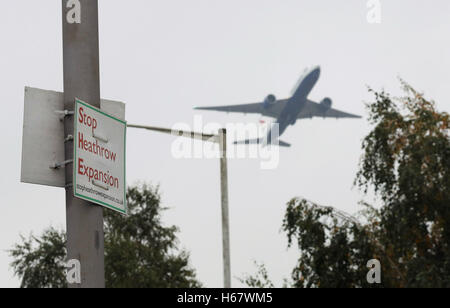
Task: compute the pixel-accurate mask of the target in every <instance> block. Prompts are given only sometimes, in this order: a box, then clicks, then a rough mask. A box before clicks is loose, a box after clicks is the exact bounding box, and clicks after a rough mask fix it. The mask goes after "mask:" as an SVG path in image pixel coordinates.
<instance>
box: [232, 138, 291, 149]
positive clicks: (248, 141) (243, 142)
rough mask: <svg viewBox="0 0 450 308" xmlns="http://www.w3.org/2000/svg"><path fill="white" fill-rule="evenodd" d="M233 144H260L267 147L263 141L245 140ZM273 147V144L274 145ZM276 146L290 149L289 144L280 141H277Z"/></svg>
mask: <svg viewBox="0 0 450 308" xmlns="http://www.w3.org/2000/svg"><path fill="white" fill-rule="evenodd" d="M234 144H262V145H263V146H267V144H266V143H265V142H264V140H263V139H247V140H241V141H235V142H234ZM274 145H275V144H274ZM277 145H278V146H280V147H285V148H290V147H291V144H290V143H287V142H284V141H281V140H279V139H278V144H277Z"/></svg>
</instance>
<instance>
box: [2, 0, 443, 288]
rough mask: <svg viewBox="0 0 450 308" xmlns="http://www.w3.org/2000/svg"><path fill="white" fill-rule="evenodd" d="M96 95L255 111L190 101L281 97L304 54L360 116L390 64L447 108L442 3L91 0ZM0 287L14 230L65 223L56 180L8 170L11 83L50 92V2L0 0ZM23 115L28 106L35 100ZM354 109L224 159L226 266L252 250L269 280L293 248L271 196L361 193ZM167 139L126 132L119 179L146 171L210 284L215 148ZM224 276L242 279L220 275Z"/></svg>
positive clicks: (207, 117)
mask: <svg viewBox="0 0 450 308" xmlns="http://www.w3.org/2000/svg"><path fill="white" fill-rule="evenodd" d="M99 3H100V59H101V63H100V70H101V93H102V97H104V98H109V99H115V100H121V101H124V102H125V103H126V104H127V121H128V122H129V123H136V124H147V125H160V126H165V127H172V126H173V125H174V124H176V123H180V122H182V123H186V124H189V125H193V121H194V116H195V115H196V114H200V115H202V116H203V121H204V123H205V124H207V123H209V122H218V123H221V124H222V125H226V124H227V123H242V122H243V123H252V122H258V121H259V119H260V117H258V116H243V115H227V114H221V113H207V112H201V113H198V112H194V111H193V110H192V107H193V106H202V105H226V104H238V103H248V102H258V101H262V100H263V99H264V98H265V97H266V96H267V94H269V93H273V94H275V95H276V96H277V97H279V98H286V97H287V96H289V94H290V91H291V88H292V87H293V85H294V84H295V83H296V81H297V79H298V78H299V76H300V75H301V73H302V71H303V70H304V68H306V67H311V66H313V65H320V66H321V67H322V75H321V79H320V80H319V82H318V84H317V86H316V88H315V89H314V90H313V92H312V93H311V95H310V98H311V99H313V100H317V101H320V100H321V99H322V98H324V97H330V98H332V99H333V102H334V105H333V106H334V107H335V108H338V109H341V110H344V111H348V112H352V113H356V114H361V115H364V116H366V111H365V108H364V102H367V101H370V100H371V99H372V97H371V95H370V94H368V92H367V85H369V86H371V87H373V88H375V89H381V88H384V89H386V90H387V91H389V92H391V93H394V94H400V92H399V82H398V79H397V77H398V76H400V77H402V78H403V79H405V80H406V81H408V82H409V83H411V84H412V85H413V86H414V87H416V88H417V89H418V90H421V91H424V92H425V94H426V96H427V97H428V98H433V99H434V100H436V102H437V105H438V107H439V109H440V110H446V111H449V106H450V104H449V102H450V92H449V90H448V89H449V81H450V73H449V72H450V57H449V55H450V42H449V40H450V36H449V30H450V2H449V1H447V0H434V1H423V0H422V1H418V0H414V1H412V0H396V1H387V0H384V1H381V4H382V10H381V13H382V15H381V17H382V20H381V23H380V24H369V23H368V22H367V18H366V15H367V12H368V9H367V7H366V4H367V1H366V0H345V1H336V0H328V1H324V0H323V1H301V0H281V1H275V0H226V1H225V0H220V1H219V0H190V1H184V0H164V1H162V0H159V1H155V0H150V1H149V0H132V1H123V0H122V1H118V0H107V1H106V0H100V1H99ZM1 10H2V18H1V19H0V38H1V51H0V53H1V57H0V84H1V91H0V100H1V102H2V106H3V112H2V120H1V121H0V128H1V132H2V135H3V138H2V147H1V148H2V151H1V154H0V155H1V160H2V164H1V165H2V176H1V177H0V187H1V188H0V190H1V195H2V204H1V214H0V287H17V286H19V280H18V278H17V277H14V276H13V273H12V271H11V269H10V267H9V264H10V262H11V261H12V260H11V259H10V258H9V257H8V254H7V252H6V250H8V249H10V248H11V247H12V245H13V244H14V243H16V242H18V241H19V239H20V237H19V235H20V234H23V235H25V236H27V235H29V234H30V233H31V232H33V233H34V234H36V235H38V234H40V233H41V232H42V231H43V230H44V229H45V228H47V227H49V226H54V227H57V228H62V229H63V228H65V206H64V191H63V190H61V189H57V188H48V187H41V186H34V185H28V184H21V183H20V168H21V166H20V165H21V152H22V150H21V146H22V145H21V143H22V125H23V123H22V121H23V88H24V86H33V87H38V88H43V89H48V90H57V91H62V85H63V76H62V74H63V72H62V34H61V1H34V0H26V1H3V3H2V4H1ZM36 116H39V115H38V114H36ZM369 129H370V127H369V125H368V124H367V122H366V120H339V121H336V120H334V119H333V120H323V119H314V120H305V121H299V122H297V125H296V126H295V127H290V128H289V129H288V130H287V132H286V133H285V135H283V137H282V138H281V139H282V140H283V141H286V142H289V143H292V144H293V147H292V148H289V149H284V148H283V149H281V151H280V164H279V166H278V168H276V169H274V170H261V168H260V161H259V160H257V159H240V160H231V161H230V163H229V182H230V187H229V191H230V220H231V254H232V275H233V277H242V276H243V274H245V273H252V272H254V271H255V267H254V266H253V261H254V260H256V261H258V262H264V263H265V264H266V265H267V268H268V270H269V274H270V277H271V278H272V279H273V280H274V281H275V283H276V284H277V285H281V283H282V280H283V278H289V277H290V273H291V270H292V269H293V267H294V265H295V262H296V260H297V258H298V251H296V249H293V250H290V251H288V250H287V247H286V245H287V241H286V236H285V235H284V234H283V233H281V232H280V229H281V223H282V219H283V214H284V211H285V204H286V203H287V202H288V201H289V200H290V199H291V198H293V197H295V196H303V197H305V198H307V199H310V200H314V201H316V202H318V203H321V204H324V205H333V206H335V207H337V208H339V209H341V210H345V211H347V212H350V213H354V212H356V211H358V210H359V207H358V201H359V200H362V199H366V200H367V201H370V202H372V201H373V200H372V198H368V197H365V196H364V195H363V194H362V193H360V192H359V191H358V190H357V189H356V188H353V187H352V183H353V180H354V177H355V173H356V170H357V164H358V160H359V157H360V155H361V140H362V138H363V137H364V136H365V134H367V132H368V131H369ZM173 141H174V138H173V137H171V136H166V135H158V134H155V133H149V132H145V131H143V132H141V131H134V130H131V129H130V130H129V131H128V138H127V142H128V145H127V152H128V153H127V159H128V164H127V176H128V178H127V181H128V183H129V184H134V183H137V182H138V181H141V182H148V183H152V184H155V185H156V184H159V185H160V189H161V192H162V200H163V203H164V206H167V207H170V210H169V211H167V212H166V213H165V215H164V223H165V224H168V225H169V224H175V225H177V226H179V227H180V233H179V234H178V235H179V239H180V246H181V247H183V248H185V249H187V250H188V251H190V253H191V257H192V258H191V259H192V266H193V267H195V268H196V269H197V273H198V278H199V279H200V280H201V281H202V282H203V283H204V284H205V285H206V286H207V287H220V286H222V257H221V253H222V252H221V225H220V190H219V189H220V185H219V162H218V161H217V160H214V159H210V160H208V159H189V160H187V159H181V160H177V159H175V158H173V156H172V154H171V146H172V143H173ZM233 285H234V286H240V283H239V282H238V281H237V280H236V279H233Z"/></svg>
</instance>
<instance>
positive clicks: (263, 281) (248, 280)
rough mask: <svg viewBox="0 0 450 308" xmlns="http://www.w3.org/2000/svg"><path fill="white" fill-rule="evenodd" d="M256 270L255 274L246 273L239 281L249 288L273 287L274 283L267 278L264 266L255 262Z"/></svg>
mask: <svg viewBox="0 0 450 308" xmlns="http://www.w3.org/2000/svg"><path fill="white" fill-rule="evenodd" d="M255 265H256V267H257V268H258V271H257V273H256V275H247V276H245V277H244V278H241V279H239V281H240V282H241V283H243V284H245V285H247V286H249V287H250V288H259V289H261V288H275V286H274V284H273V283H272V282H271V281H270V279H269V274H268V272H267V269H266V266H265V265H264V264H259V263H256V262H255Z"/></svg>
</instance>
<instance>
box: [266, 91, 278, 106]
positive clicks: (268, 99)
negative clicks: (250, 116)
mask: <svg viewBox="0 0 450 308" xmlns="http://www.w3.org/2000/svg"><path fill="white" fill-rule="evenodd" d="M276 101H277V98H276V97H275V95H273V94H269V95H267V97H266V99H265V100H264V103H263V104H264V109H267V108H269V107H270V106H271V105H273V104H275V102H276Z"/></svg>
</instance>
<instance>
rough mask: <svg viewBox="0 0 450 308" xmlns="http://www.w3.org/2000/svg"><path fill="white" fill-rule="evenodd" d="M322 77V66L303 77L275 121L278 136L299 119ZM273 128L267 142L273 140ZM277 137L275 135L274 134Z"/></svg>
mask: <svg viewBox="0 0 450 308" xmlns="http://www.w3.org/2000/svg"><path fill="white" fill-rule="evenodd" d="M319 77H320V67H315V68H313V69H312V70H310V71H309V72H308V73H307V74H305V76H304V77H303V79H302V80H301V81H300V83H299V85H298V87H297V89H296V90H295V92H294V94H293V95H292V97H291V98H290V99H289V100H288V103H287V104H286V107H285V108H284V110H283V111H282V112H281V114H280V116H279V117H278V118H277V120H276V121H275V123H274V124H275V125H277V124H278V137H280V136H281V135H282V134H283V133H284V132H285V131H286V129H287V128H288V126H289V125H294V124H295V122H296V121H297V117H298V115H299V114H300V112H301V111H302V109H303V107H304V106H305V103H306V101H307V99H308V96H309V94H310V93H311V91H312V89H313V88H314V86H315V85H316V83H317V81H318V80H319ZM273 134H274V133H273V129H272V130H270V131H269V134H268V136H267V141H266V142H267V143H270V142H271V140H272V135H273ZM274 137H275V136H274Z"/></svg>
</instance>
